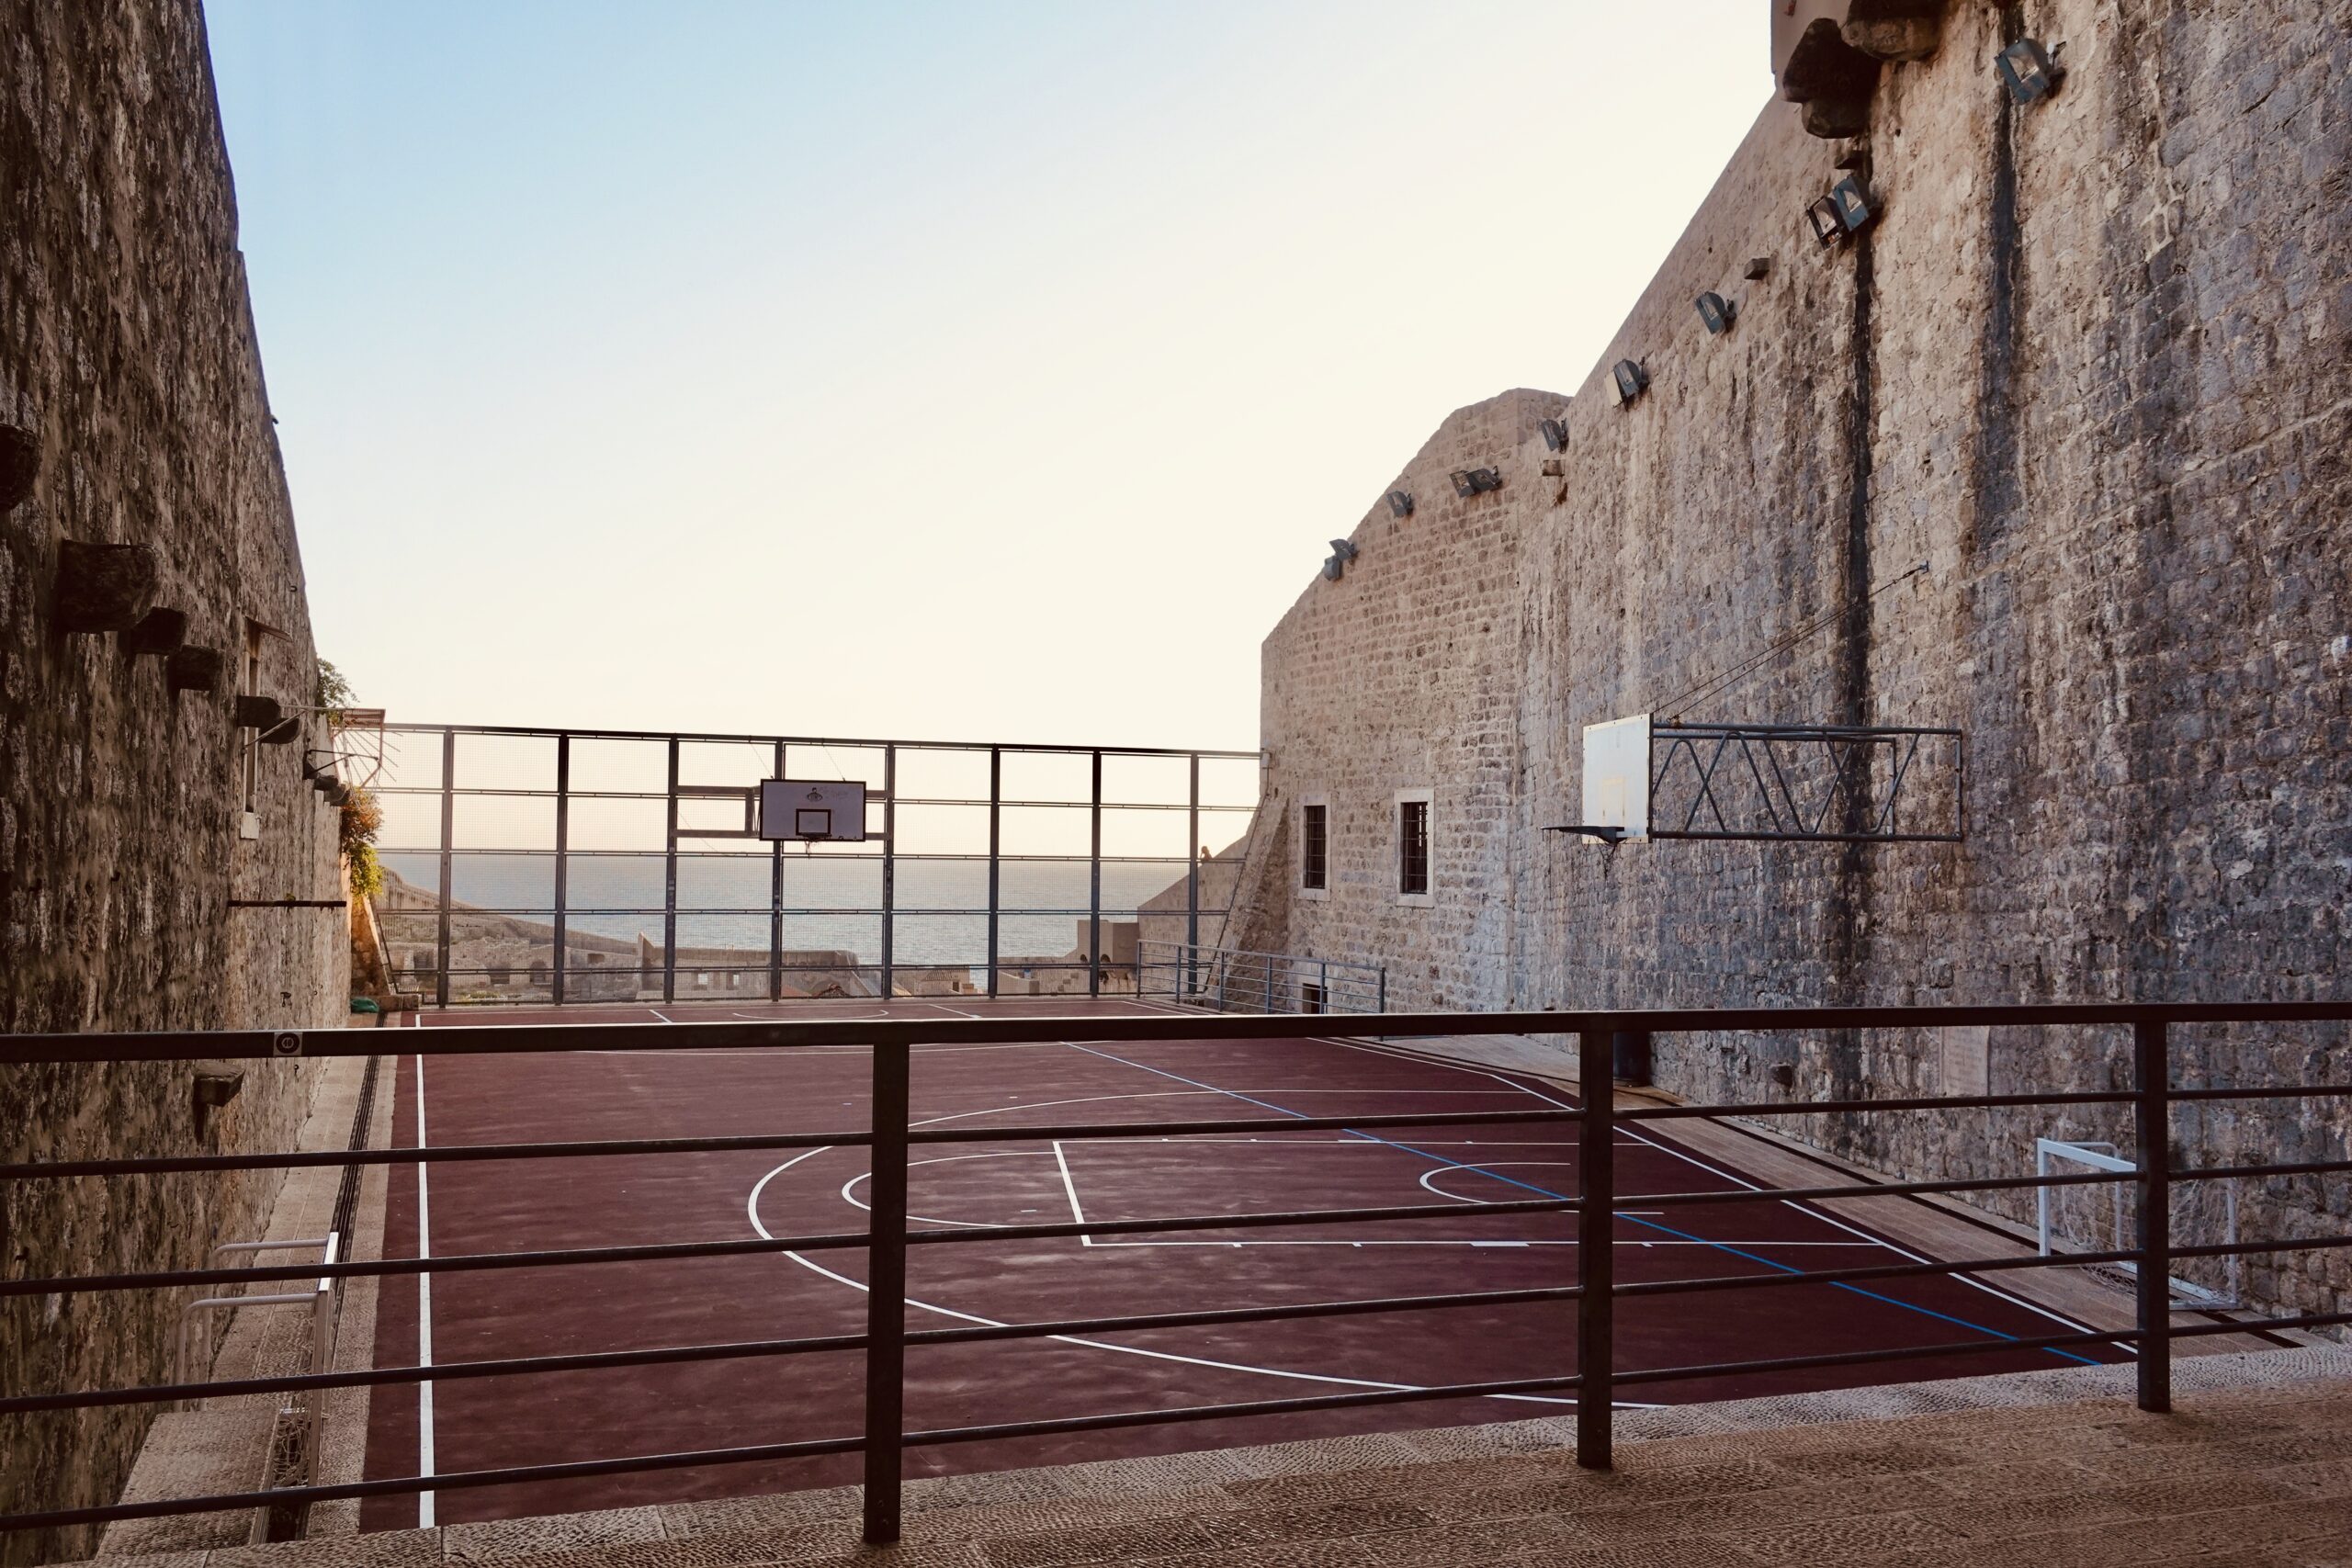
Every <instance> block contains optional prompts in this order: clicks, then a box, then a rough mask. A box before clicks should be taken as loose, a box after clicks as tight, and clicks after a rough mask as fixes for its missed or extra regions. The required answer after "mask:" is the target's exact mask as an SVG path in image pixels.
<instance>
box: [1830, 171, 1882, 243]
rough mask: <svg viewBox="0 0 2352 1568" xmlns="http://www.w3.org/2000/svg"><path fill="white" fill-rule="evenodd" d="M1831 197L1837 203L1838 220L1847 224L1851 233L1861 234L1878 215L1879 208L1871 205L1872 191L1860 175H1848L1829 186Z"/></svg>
mask: <svg viewBox="0 0 2352 1568" xmlns="http://www.w3.org/2000/svg"><path fill="white" fill-rule="evenodd" d="M1829 199H1830V200H1831V201H1832V202H1834V203H1836V204H1837V208H1838V222H1840V223H1842V224H1844V225H1845V226H1846V232H1848V233H1849V234H1859V233H1860V232H1861V231H1863V230H1864V229H1866V228H1868V227H1869V226H1870V225H1871V222H1872V221H1873V220H1875V219H1876V218H1877V217H1878V209H1877V208H1875V207H1873V206H1872V205H1871V193H1870V192H1869V191H1868V190H1867V189H1865V188H1864V186H1863V185H1862V177H1861V175H1847V176H1846V177H1845V178H1844V179H1842V180H1839V181H1838V183H1837V184H1836V185H1834V186H1830V187H1829Z"/></svg>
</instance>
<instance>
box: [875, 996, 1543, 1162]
mask: <svg viewBox="0 0 2352 1568" xmlns="http://www.w3.org/2000/svg"><path fill="white" fill-rule="evenodd" d="M1306 1016H1312V1017H1318V1018H1319V1017H1322V1016H1325V1015H1323V1014H1320V1013H1317V1014H1311V1015H1306ZM1362 1016H1366V1017H1370V1016H1375V1015H1371V1014H1365V1015H1362ZM1579 1114H1581V1113H1580V1112H1578V1111H1426V1112H1424V1111H1381V1112H1380V1113H1379V1114H1377V1115H1373V1116H1293V1117H1286V1118H1284V1119H1283V1120H1282V1121H1279V1122H1274V1121H1269V1120H1267V1119H1266V1118H1264V1117H1262V1116H1261V1117H1258V1118H1255V1119H1253V1120H1250V1121H1240V1120H1216V1121H1211V1120H1205V1119H1204V1120H1202V1121H1198V1122H1072V1123H1070V1124H1069V1125H1068V1126H1063V1127H1057V1126H1040V1127H1004V1128H999V1129H996V1130H994V1131H991V1130H990V1129H989V1128H986V1127H918V1128H915V1129H914V1130H912V1131H911V1132H910V1133H908V1134H907V1142H909V1143H910V1144H994V1143H1049V1142H1051V1141H1053V1140H1054V1139H1057V1138H1060V1139H1065V1140H1069V1139H1080V1138H1130V1137H1135V1138H1142V1137H1189V1136H1193V1135H1202V1136H1205V1135H1208V1134H1217V1133H1316V1132H1325V1133H1328V1132H1343V1131H1345V1130H1347V1129H1349V1128H1351V1127H1484V1126H1495V1125H1510V1126H1517V1125H1520V1124H1522V1123H1525V1122H1574V1121H1576V1120H1577V1117H1578V1115H1579Z"/></svg>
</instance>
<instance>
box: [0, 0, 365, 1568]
mask: <svg viewBox="0 0 2352 1568" xmlns="http://www.w3.org/2000/svg"><path fill="white" fill-rule="evenodd" d="M0 421H5V422H6V423H13V424H16V425H19V426H23V427H27V428H28V429H29V430H30V431H32V432H33V433H34V434H36V436H37V438H38V442H39V447H40V475H39V479H38V480H37V482H36V484H35V486H34V488H33V490H32V492H31V494H30V496H29V497H28V499H27V500H26V501H25V502H23V503H22V504H20V505H18V506H17V507H15V508H14V509H13V510H12V511H10V512H9V513H7V515H6V518H5V520H0V658H5V660H6V674H5V681H4V682H0V1027H5V1028H6V1030H8V1031H10V1032H34V1031H85V1030H138V1029H159V1028H188V1027H217V1026H231V1027H237V1026H246V1027H250V1026H257V1025H277V1024H284V1025H303V1026H321V1025H332V1024H334V1023H337V1022H339V1021H341V1013H342V1011H343V1007H344V999H345V994H346V984H347V982H346V975H347V970H348V964H349V955H348V951H347V943H346V941H345V927H344V923H343V921H342V920H340V919H337V918H336V917H335V913H334V911H333V910H331V909H267V910H263V909H240V910H232V909H231V908H230V900H231V899H232V898H279V897H296V898H322V897H334V896H335V895H336V890H337V886H338V883H337V878H336V872H335V858H334V812H333V809H332V808H331V807H328V806H326V805H325V804H324V802H323V800H322V797H321V796H320V795H317V794H316V793H315V792H314V791H313V790H311V788H310V787H309V786H308V785H307V784H304V783H303V781H302V780H301V779H300V776H299V770H300V761H301V755H302V751H303V747H304V744H305V743H304V742H301V741H298V742H297V743H296V744H294V745H291V746H282V747H270V748H266V749H263V750H261V751H260V754H259V764H260V765H259V779H258V784H257V787H256V789H255V791H254V799H253V805H254V808H255V810H256V812H257V814H258V817H259V820H260V830H259V836H258V838H256V839H254V840H251V841H243V840H240V839H239V837H238V820H239V814H240V810H241V808H242V807H243V804H244V790H243V777H242V769H243V740H244V736H243V734H242V733H241V732H240V731H239V729H238V728H236V725H235V723H234V720H233V718H232V711H231V705H232V697H233V695H234V694H235V692H236V690H237V689H238V687H239V686H240V684H241V683H242V682H243V677H244V673H245V671H244V660H245V658H246V654H247V650H248V646H249V642H248V639H249V636H250V635H252V634H251V623H259V624H261V625H263V626H267V627H269V628H272V630H271V632H269V633H264V634H260V636H259V641H258V657H259V660H260V669H259V678H258V681H257V682H256V683H255V688H254V689H257V690H258V691H260V692H263V693H266V694H271V695H274V696H276V697H277V698H279V699H280V700H281V701H282V702H284V703H285V704H286V705H288V707H289V708H290V707H294V706H297V705H305V704H308V703H309V702H311V694H312V690H313V686H312V668H313V658H314V655H313V651H312V648H311V631H310V621H309V615H308V612H307V610H306V609H305V607H304V600H303V585H302V570H301V563H300V556H299V554H298V552H297V548H296V544H295V538H294V528H293V521H292V514H291V510H290V508H289V505H288V499H287V493H286V488H285V480H284V476H283V473H282V471H281V469H280V467H279V462H278V455H277V441H276V437H275V435H274V434H273V432H272V430H271V421H270V415H269V408H268V402H267V398H266V393H265V390H264V388H263V384H262V377H261V367H260V361H259V357H258V354H257V351H256V347H255V344H254V330H253V322H252V319H251V315H250V312H249V309H248V305H247V300H246V293H245V280H244V274H243V265H242V261H241V259H240V257H239V254H238V252H237V233H236V212H235V207H234V199H233V196H232V190H231V185H230V177H229V167H228V161H227V156H226V153H225V152H224V150H223V147H222V143H221V138H220V123H219V119H218V116H217V113H216V110H215V107H214V101H213V93H212V85H211V80H210V74H209V62H208V61H207V58H206V53H205V42H204V32H203V23H202V18H201V17H200V15H199V14H198V8H197V6H196V4H195V0H119V3H111V4H101V3H92V4H86V5H85V4H74V5H70V6H61V5H55V4H50V3H47V0H0ZM66 539H71V540H80V541H85V542H113V543H135V544H143V545H148V546H151V547H153V549H154V550H155V552H156V555H157V557H158V559H159V563H160V568H161V570H160V580H159V582H158V584H157V592H156V595H155V603H156V604H159V605H162V606H165V607H170V608H175V609H178V610H181V611H184V612H186V614H187V641H188V642H189V643H190V644H196V645H202V646H205V647H209V648H212V649H219V650H220V653H221V654H222V655H223V661H222V662H223V671H222V680H221V682H220V689H219V690H218V691H216V692H214V693H211V694H203V693H198V692H183V693H181V694H178V695H176V696H175V695H174V694H170V693H169V692H167V691H166V689H165V681H164V660H162V659H161V658H159V657H156V656H153V655H136V654H133V653H132V652H131V651H130V649H128V647H127V646H126V644H125V642H124V639H123V638H121V637H119V636H117V635H112V634H95V635H94V634H73V633H68V632H66V631H64V630H62V629H61V628H60V627H59V626H58V625H57V624H56V622H57V618H56V615H55V610H56V604H55V591H54V581H55V573H56V570H57V562H58V558H59V542H60V541H61V540H66ZM308 743H309V744H318V743H319V742H318V741H317V739H315V738H314V739H311V740H310V741H309V742H308ZM193 1079H194V1075H193V1073H192V1072H191V1071H190V1069H189V1068H188V1067H187V1066H132V1067H119V1068H106V1069H89V1070H83V1069H72V1070H68V1069H62V1068H61V1069H50V1068H39V1069H17V1070H14V1071H0V1160H16V1159H23V1158H27V1157H42V1156H58V1155H62V1154H65V1153H67V1152H71V1153H74V1154H77V1155H105V1154H109V1153H120V1152H133V1151H136V1152H162V1151H170V1152H182V1151H189V1150H225V1149H234V1148H252V1147H262V1146H284V1145H287V1144H288V1143H289V1142H290V1141H291V1139H292V1137H293V1136H294V1134H295V1131H296V1129H297V1128H298V1127H299V1125H300V1120H301V1117H302V1115H303V1113H304V1111H305V1110H306V1109H307V1101H308V1098H309V1089H310V1082H309V1077H308V1076H307V1075H306V1074H305V1072H304V1071H303V1069H302V1068H301V1067H300V1066H293V1065H279V1064H270V1063H264V1064H253V1065H249V1066H247V1067H246V1070H245V1073H244V1077H243V1085H242V1089H241V1090H240V1092H239V1093H238V1095H237V1097H236V1099H235V1100H233V1101H232V1103H230V1104H229V1105H227V1106H226V1107H224V1108H222V1109H220V1110H219V1111H213V1112H211V1113H210V1114H209V1116H200V1115H199V1113H198V1108H197V1106H196V1104H195V1102H194V1097H193ZM275 1186H276V1178H275V1175H274V1173H254V1174H252V1175H248V1176H243V1177H237V1178H232V1179H199V1178H196V1177H181V1178H150V1179H126V1180H117V1181H87V1182H74V1183H46V1182H41V1183H6V1184H0V1270H5V1273H6V1276H7V1277H8V1278H12V1279H23V1278H28V1277H45V1276H49V1275H52V1274H65V1273H89V1272H103V1271H111V1270H115V1269H156V1268H171V1267H185V1266H188V1265H192V1264H195V1263H197V1262H198V1260H199V1258H200V1257H201V1255H202V1252H203V1250H204V1248H205V1247H207V1246H208V1245H209V1243H211V1242H212V1241H214V1240H217V1239H220V1237H222V1236H224V1235H236V1234H252V1233H253V1232H254V1231H255V1230H256V1229H257V1228H258V1226H259V1224H261V1222H262V1220H263V1218H264V1217H265V1216H266V1213H267V1210H268V1206H269V1203H270V1201H271V1199H272V1195H273V1193H274V1190H275ZM178 1305H179V1303H178V1301H176V1300H175V1299H170V1298H167V1297H166V1296H165V1295H164V1294H163V1293H161V1292H107V1293H101V1294H78V1295H68V1296H62V1297H61V1296H49V1297H33V1298H23V1299H9V1300H6V1301H5V1302H0V1387H5V1388H6V1390H8V1391H9V1392H12V1393H14V1392H24V1391H32V1390H44V1389H56V1388H71V1387H76V1386H93V1385H99V1384H110V1383H111V1384H119V1383H132V1382H158V1381H162V1380H163V1379H164V1377H166V1376H167V1375H168V1374H169V1371H170V1367H169V1363H168V1345H169V1340H170V1337H171V1335H170V1329H171V1325H172V1323H173V1321H174V1319H175V1314H176V1312H177V1308H178ZM151 1414H152V1412H151V1411H148V1410H143V1409H127V1410H118V1411H107V1412H97V1413H90V1414H87V1415H85V1416H78V1417H56V1418H51V1419H43V1420H28V1419H13V1420H12V1419H10V1418H6V1417H0V1511H12V1510H15V1509H17V1508H26V1507H32V1506H62V1505H65V1504H68V1503H88V1502H96V1501H105V1500H110V1499H111V1497H112V1495H113V1494H114V1491H115V1489H116V1487H117V1486H118V1485H119V1483H120V1481H121V1479H122V1477H123V1476H124V1474H125V1473H126V1472H127V1469H128V1465H129V1461H130V1455H131V1453H132V1451H133V1450H134V1449H135V1447H136V1444H137V1442H138V1439H139V1438H140V1436H141V1433H142V1431H143V1430H144V1427H145V1425H146V1421H147V1419H148V1417H149V1416H150V1415H151ZM88 1540H89V1537H88V1535H87V1534H86V1533H85V1532H67V1533H65V1534H62V1535H61V1536H59V1537H56V1538H52V1539H49V1540H42V1539H40V1538H36V1537H31V1536H13V1537H9V1538H6V1540H0V1562H34V1561H44V1560H47V1559H48V1558H49V1557H51V1556H52V1555H56V1554H60V1553H65V1552H71V1551H76V1550H81V1549H86V1546H87V1544H88Z"/></svg>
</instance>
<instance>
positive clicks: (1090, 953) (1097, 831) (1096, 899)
mask: <svg viewBox="0 0 2352 1568" xmlns="http://www.w3.org/2000/svg"><path fill="white" fill-rule="evenodd" d="M1093 777H1094V784H1093V793H1092V795H1091V797H1090V798H1091V801H1092V805H1091V807H1089V808H1088V815H1087V821H1088V823H1089V829H1088V830H1089V834H1090V838H1089V843H1090V845H1091V847H1090V848H1089V849H1088V851H1087V871H1088V876H1087V883H1086V994H1087V995H1088V996H1090V997H1099V996H1101V995H1102V994H1103V753H1102V752H1100V751H1097V752H1095V753H1094V774H1093Z"/></svg>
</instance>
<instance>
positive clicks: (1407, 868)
mask: <svg viewBox="0 0 2352 1568" xmlns="http://www.w3.org/2000/svg"><path fill="white" fill-rule="evenodd" d="M1429 890H1430V803H1429V802H1428V801H1426V800H1400V801H1398V802H1397V892H1399V893H1402V894H1404V895H1406V896H1407V897H1414V896H1418V895H1421V894H1426V893H1427V892H1429Z"/></svg>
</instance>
